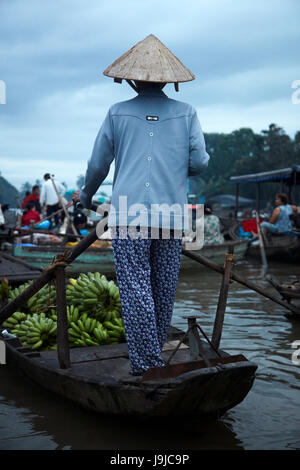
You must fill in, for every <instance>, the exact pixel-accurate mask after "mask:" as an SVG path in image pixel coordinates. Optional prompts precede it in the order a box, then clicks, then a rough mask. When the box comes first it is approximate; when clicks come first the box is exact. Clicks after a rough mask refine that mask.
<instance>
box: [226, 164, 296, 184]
mask: <svg viewBox="0 0 300 470" xmlns="http://www.w3.org/2000/svg"><path fill="white" fill-rule="evenodd" d="M263 181H285V183H287V184H289V185H293V184H300V165H293V166H292V167H290V168H283V169H281V170H273V171H264V172H262V173H253V174H250V175H241V176H231V178H230V182H231V183H232V184H243V183H259V182H263Z"/></svg>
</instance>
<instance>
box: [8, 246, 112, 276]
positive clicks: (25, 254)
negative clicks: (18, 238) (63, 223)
mask: <svg viewBox="0 0 300 470" xmlns="http://www.w3.org/2000/svg"><path fill="white" fill-rule="evenodd" d="M66 249H67V248H66V247H64V246H63V245H36V246H26V245H22V244H16V245H14V247H13V251H12V254H13V256H14V257H15V258H17V259H20V260H23V261H26V262H27V263H30V264H31V265H32V266H36V267H38V268H44V267H46V266H48V265H49V263H51V262H52V260H53V258H55V256H56V255H59V254H61V255H62V254H63V253H64V252H65V250H66ZM99 266H101V273H102V274H108V273H111V272H114V259H113V251H112V247H111V246H103V247H99V248H92V247H90V248H88V249H87V250H86V251H85V252H84V253H82V254H81V255H80V256H79V257H78V258H77V259H76V261H74V262H73V263H72V264H70V265H69V266H68V268H67V272H68V273H75V272H89V271H91V272H93V271H95V270H96V271H98V270H99Z"/></svg>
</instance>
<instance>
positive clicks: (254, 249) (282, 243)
mask: <svg viewBox="0 0 300 470" xmlns="http://www.w3.org/2000/svg"><path fill="white" fill-rule="evenodd" d="M230 182H231V183H232V184H235V185H236V207H235V216H236V218H237V214H238V210H239V186H240V185H241V184H247V185H249V184H250V183H254V184H256V212H257V213H259V211H260V195H261V184H263V183H264V184H265V183H268V182H272V183H274V182H277V183H279V187H278V190H279V191H280V192H283V191H284V190H285V188H286V190H287V191H286V192H287V193H288V200H289V202H290V203H292V196H294V197H295V194H296V187H297V185H300V165H292V166H291V167H290V168H282V169H279V170H273V171H265V172H262V173H255V174H250V175H240V176H232V177H231V178H230ZM296 202H297V201H294V203H296ZM265 252H266V257H267V258H268V259H276V260H278V261H283V262H291V261H299V260H300V231H299V228H297V227H295V228H293V230H292V234H291V236H287V235H284V236H282V235H270V234H268V236H267V238H266V240H265ZM246 256H251V257H254V258H261V254H260V248H259V244H258V243H256V242H254V243H250V244H249V248H248V250H247V253H246Z"/></svg>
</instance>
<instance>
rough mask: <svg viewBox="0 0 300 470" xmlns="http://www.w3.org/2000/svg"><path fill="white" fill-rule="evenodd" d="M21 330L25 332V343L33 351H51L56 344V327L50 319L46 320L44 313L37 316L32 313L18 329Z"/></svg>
mask: <svg viewBox="0 0 300 470" xmlns="http://www.w3.org/2000/svg"><path fill="white" fill-rule="evenodd" d="M22 325H24V327H22ZM25 327H27V330H26V329H25ZM22 328H23V331H24V332H25V331H26V343H27V344H28V346H30V347H31V349H33V350H35V349H43V350H47V349H50V348H51V349H52V348H53V346H54V345H55V343H56V335H57V325H56V323H55V322H54V321H53V320H51V318H47V317H46V315H45V314H44V312H42V313H41V314H39V315H38V314H36V313H34V314H33V315H32V316H31V317H30V318H28V319H27V320H25V321H24V322H23V323H22V324H21V325H20V329H22Z"/></svg>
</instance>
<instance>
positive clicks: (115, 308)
mask: <svg viewBox="0 0 300 470" xmlns="http://www.w3.org/2000/svg"><path fill="white" fill-rule="evenodd" d="M66 297H67V302H68V303H69V305H70V304H73V305H76V306H77V307H78V309H79V311H80V312H87V311H88V312H89V314H90V316H92V317H94V318H96V319H97V320H99V321H101V322H103V321H105V320H107V321H109V320H111V319H112V318H114V317H116V316H118V315H120V313H121V301H120V295H119V289H118V287H117V286H116V285H115V283H114V282H113V281H108V280H107V279H106V277H105V276H104V275H100V273H88V274H87V275H86V274H80V276H79V277H78V279H77V280H75V279H70V284H69V285H68V286H67V291H66Z"/></svg>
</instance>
